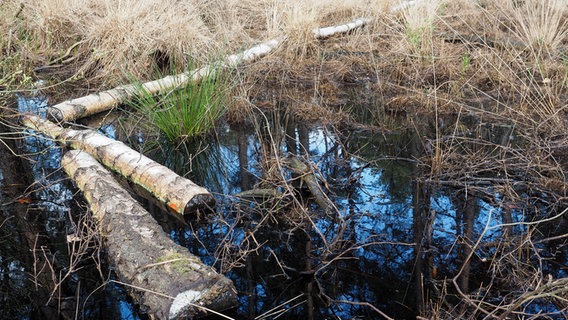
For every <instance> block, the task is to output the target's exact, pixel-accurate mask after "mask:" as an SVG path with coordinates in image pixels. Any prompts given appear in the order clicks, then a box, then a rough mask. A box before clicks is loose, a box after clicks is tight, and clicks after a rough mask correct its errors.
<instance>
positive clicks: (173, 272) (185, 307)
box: [61, 150, 237, 319]
mask: <svg viewBox="0 0 568 320" xmlns="http://www.w3.org/2000/svg"><path fill="white" fill-rule="evenodd" d="M61 165H62V166H63V168H64V169H65V172H67V174H68V175H69V176H70V177H71V178H73V180H74V181H75V182H76V184H77V186H78V187H79V189H81V191H83V194H84V195H85V198H86V199H87V201H88V203H89V205H90V207H91V210H92V212H93V217H94V218H95V219H96V221H97V222H98V226H99V230H100V232H101V234H102V235H103V237H104V240H105V241H104V243H105V245H106V248H107V252H108V256H109V259H110V262H111V263H112V265H113V267H114V270H115V271H116V274H117V275H118V278H119V280H120V281H122V282H124V283H127V284H128V286H129V288H128V289H130V290H131V292H133V296H134V297H135V298H136V299H137V300H138V302H139V304H140V305H141V306H142V307H143V308H144V309H145V310H144V311H146V312H148V313H149V314H150V315H151V316H152V318H158V319H186V318H193V317H195V316H199V315H204V314H205V312H206V311H207V310H206V309H205V308H207V309H210V310H213V311H220V310H224V309H227V308H230V307H233V306H234V305H235V304H236V302H237V300H236V290H235V288H234V286H233V283H232V282H231V280H229V279H227V278H225V277H224V276H222V275H220V274H218V273H217V272H216V271H215V270H214V269H212V268H211V267H208V266H206V265H204V264H203V263H202V262H201V261H200V260H199V259H198V258H197V257H195V256H194V255H192V254H191V253H189V252H188V251H187V249H186V248H184V247H182V246H180V245H177V244H176V243H174V242H173V241H172V240H171V239H170V238H169V236H168V235H167V234H166V233H165V232H164V231H163V230H162V228H161V227H160V226H159V225H158V224H157V223H156V221H155V220H154V218H153V217H152V216H151V215H150V214H149V213H148V212H147V211H146V210H144V208H142V207H141V206H140V205H139V204H138V203H137V202H136V201H135V200H134V199H133V198H132V197H131V196H130V195H129V194H128V192H127V191H126V190H124V189H123V188H122V187H121V186H120V184H119V183H118V182H116V180H115V179H114V178H113V176H112V174H111V173H110V172H109V171H107V170H106V169H105V168H104V167H103V166H102V165H100V164H99V163H98V162H97V161H96V160H95V159H94V158H93V157H91V156H90V155H88V154H87V153H85V152H82V151H78V150H72V151H69V152H67V153H66V154H65V155H64V156H63V158H62V160H61Z"/></svg>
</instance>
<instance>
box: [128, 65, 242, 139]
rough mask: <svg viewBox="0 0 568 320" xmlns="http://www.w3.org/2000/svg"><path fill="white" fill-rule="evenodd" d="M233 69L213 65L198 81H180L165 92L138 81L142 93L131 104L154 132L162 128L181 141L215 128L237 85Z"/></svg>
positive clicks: (168, 134) (166, 135) (164, 132)
mask: <svg viewBox="0 0 568 320" xmlns="http://www.w3.org/2000/svg"><path fill="white" fill-rule="evenodd" d="M230 77H232V75H231V74H230V71H228V70H225V69H223V68H222V67H221V66H219V67H217V68H215V67H213V68H209V69H208V72H207V73H206V74H204V75H203V76H202V77H200V78H199V79H198V80H195V81H190V82H188V83H184V84H179V85H177V86H175V87H174V89H171V90H162V91H165V93H164V94H160V95H152V94H150V93H148V92H147V91H146V90H145V88H144V86H143V85H142V83H140V82H135V83H137V87H138V91H139V92H140V95H139V96H137V97H136V98H135V99H134V100H132V101H129V102H128V104H129V105H130V106H131V107H133V108H134V109H135V110H136V111H138V113H139V114H141V115H142V116H143V117H144V118H145V122H146V123H148V125H149V128H150V131H152V129H158V130H159V131H160V132H161V133H162V134H163V135H164V136H165V137H166V138H167V139H168V140H170V141H172V142H177V143H181V142H184V141H186V140H188V139H191V138H195V137H196V136H198V135H201V134H204V133H207V132H209V131H210V130H212V129H213V128H214V127H215V125H216V123H217V120H219V118H220V117H221V116H222V115H223V114H224V113H225V112H226V111H227V109H228V108H229V92H230V90H231V87H232V86H233V81H232V80H231V78H230Z"/></svg>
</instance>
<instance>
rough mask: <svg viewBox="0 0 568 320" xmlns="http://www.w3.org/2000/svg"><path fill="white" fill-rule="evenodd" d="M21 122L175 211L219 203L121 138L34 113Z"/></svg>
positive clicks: (189, 181)
mask: <svg viewBox="0 0 568 320" xmlns="http://www.w3.org/2000/svg"><path fill="white" fill-rule="evenodd" d="M21 123H22V124H23V125H24V126H26V127H28V128H30V129H33V130H36V131H38V132H40V133H43V134H45V135H47V136H49V137H51V138H53V139H55V140H58V141H59V142H61V143H65V144H68V145H70V146H71V147H72V148H74V149H80V150H84V151H86V152H87V153H89V154H91V155H92V156H93V157H95V158H97V160H99V161H101V162H102V163H103V164H104V165H106V166H107V167H109V168H111V169H112V170H114V171H117V172H119V173H120V174H121V175H123V176H124V177H126V178H128V179H129V180H131V181H132V182H134V183H136V184H137V185H139V186H141V187H142V188H144V189H146V190H148V191H149V192H151V193H152V194H153V195H154V196H155V197H156V198H157V199H159V200H160V201H163V202H164V203H165V204H166V205H167V206H168V207H169V208H170V209H171V210H172V211H174V212H177V213H180V214H184V215H186V214H191V213H195V212H197V211H198V210H202V209H207V208H209V207H212V206H213V205H214V204H215V198H214V197H213V195H211V193H210V192H209V191H207V190H206V189H205V188H203V187H200V186H198V185H196V184H195V183H193V182H192V181H191V180H189V179H187V178H184V177H181V176H179V175H178V174H176V173H175V172H173V171H172V170H170V169H168V168H167V167H165V166H163V165H161V164H159V163H157V162H155V161H153V160H152V159H150V158H148V157H146V156H144V155H142V154H140V153H139V152H137V151H135V150H132V149H131V148H130V147H128V146H127V145H126V144H124V143H122V142H120V141H116V140H114V139H111V138H108V137H106V136H104V135H102V134H99V133H97V132H96V131H93V130H73V129H66V128H62V127H60V126H58V125H56V124H54V123H53V122H50V121H48V120H45V119H41V118H40V117H38V116H36V115H31V114H26V115H23V116H22V118H21Z"/></svg>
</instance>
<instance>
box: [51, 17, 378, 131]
mask: <svg viewBox="0 0 568 320" xmlns="http://www.w3.org/2000/svg"><path fill="white" fill-rule="evenodd" d="M370 21H371V19H368V18H359V19H356V20H354V21H352V22H348V23H346V24H342V25H338V26H333V27H325V28H316V29H314V30H312V32H313V33H314V36H315V37H316V38H324V37H329V36H332V35H334V34H338V33H345V32H348V31H351V30H353V29H355V28H359V27H361V26H363V25H365V24H367V23H369V22H370ZM285 39H286V38H285V37H282V38H278V39H273V40H270V41H266V42H263V43H261V44H258V45H256V46H254V47H252V48H250V49H248V50H245V51H243V52H241V53H238V54H233V55H230V56H228V57H226V58H225V59H223V60H221V61H219V62H217V63H216V64H213V65H209V66H205V67H203V68H201V69H196V70H192V71H190V72H187V73H182V74H178V75H172V76H167V77H165V78H162V79H158V80H154V81H150V82H146V83H144V84H143V85H142V87H143V88H144V90H145V91H146V92H147V93H148V94H158V93H160V92H164V91H168V90H171V89H173V88H175V87H177V86H183V85H184V84H186V83H188V82H190V81H196V80H199V79H201V78H202V77H203V76H205V75H207V74H208V73H210V72H212V70H216V69H219V66H227V67H235V66H237V65H238V64H241V63H243V62H252V61H254V60H257V59H259V58H261V57H263V56H265V55H267V54H269V53H270V52H272V51H273V50H274V49H275V48H277V47H278V46H279V45H280V44H281V43H282V42H283V41H284V40H285ZM137 94H139V92H138V89H137V86H135V85H132V84H128V85H123V86H119V87H116V88H114V89H111V90H107V91H103V92H99V93H93V94H90V95H87V96H84V97H80V98H76V99H71V100H67V101H64V102H62V103H59V104H57V105H54V106H52V107H49V108H48V111H47V115H48V118H49V119H51V120H53V121H56V122H64V121H73V120H75V119H79V118H81V117H86V116H90V115H93V114H95V113H99V112H103V111H107V110H110V109H112V108H113V107H115V106H117V105H118V104H120V103H122V102H124V101H125V100H127V99H131V98H133V97H135V96H136V95H137Z"/></svg>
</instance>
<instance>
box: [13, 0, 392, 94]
mask: <svg viewBox="0 0 568 320" xmlns="http://www.w3.org/2000/svg"><path fill="white" fill-rule="evenodd" d="M379 3H385V1H379ZM19 4H20V2H19V1H15V0H8V1H4V2H3V7H4V6H5V7H18V6H19ZM22 6H23V11H22V14H21V15H20V16H19V18H18V19H19V20H20V22H21V24H22V26H23V28H24V29H25V30H26V34H27V40H28V42H30V43H33V46H34V49H35V52H36V53H37V56H36V57H33V58H35V59H37V60H36V61H35V63H37V64H40V65H45V64H47V65H49V64H55V63H53V62H54V61H55V60H57V59H58V58H60V57H61V56H63V55H65V53H66V52H67V50H68V49H70V48H73V50H72V52H71V54H72V55H73V56H76V59H73V60H72V63H67V64H66V65H67V66H69V69H70V70H71V71H73V72H74V73H75V75H76V77H81V78H83V80H93V79H94V80H98V82H101V81H102V82H104V83H106V84H107V85H114V84H117V83H118V82H119V81H120V80H121V75H122V74H123V73H124V72H126V73H128V74H132V75H136V76H137V77H148V76H149V75H150V72H151V71H150V70H152V66H153V65H155V64H156V63H157V64H158V65H159V64H163V63H164V61H163V60H172V61H174V60H175V61H176V62H183V61H185V62H188V61H192V62H193V61H206V60H207V58H208V57H209V56H210V52H211V51H214V50H219V49H220V48H223V49H227V50H228V52H238V51H239V50H243V49H245V48H248V47H250V46H252V45H254V44H256V43H258V42H261V41H265V40H268V39H272V38H277V37H282V36H283V35H287V37H288V41H289V44H291V47H294V48H296V49H295V50H296V51H297V50H299V51H300V52H302V51H305V48H306V47H308V45H307V44H309V43H310V42H313V35H312V34H311V30H312V29H313V28H315V27H317V26H319V25H320V24H321V23H336V22H343V21H345V20H349V19H353V18H356V17H358V16H360V15H362V14H363V13H371V12H372V11H373V7H371V5H369V4H368V3H367V1H362V0H361V1H337V0H334V1H332V0H320V1H311V2H307V3H306V2H304V1H299V0H294V1H254V0H242V1H236V0H218V1H206V0H189V1H176V0H165V1H159V2H156V1H150V0H142V1H135V0H124V1H112V0H76V1H70V0H41V1H40V0H28V1H24V2H22ZM325 17H328V18H330V17H333V19H327V21H326V19H324V18H325ZM2 31H3V32H4V31H5V30H2ZM76 44H78V45H76ZM74 45H76V46H74ZM298 48H299V49H298ZM67 55H69V53H68V54H67ZM67 57H68V56H67ZM166 62H167V61H166ZM68 73H69V72H68Z"/></svg>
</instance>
